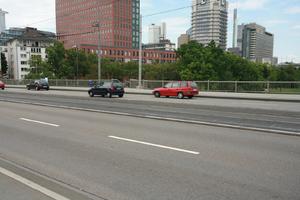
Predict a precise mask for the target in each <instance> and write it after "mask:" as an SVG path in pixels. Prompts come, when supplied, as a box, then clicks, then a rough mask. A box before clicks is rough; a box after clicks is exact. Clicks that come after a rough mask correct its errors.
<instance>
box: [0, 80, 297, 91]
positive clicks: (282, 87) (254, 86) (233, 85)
mask: <svg viewBox="0 0 300 200" xmlns="http://www.w3.org/2000/svg"><path fill="white" fill-rule="evenodd" d="M31 81H32V80H5V83H6V84H7V85H26V84H28V83H30V82H31ZM169 82H171V81H165V80H143V81H142V87H143V88H144V89H154V88H157V87H163V86H164V85H165V84H167V83H169ZM195 82H196V83H197V85H198V87H199V89H200V91H207V92H253V93H285V94H300V81H289V82H286V81H282V82H278V81H195ZM96 83H97V80H53V79H50V80H49V85H50V86H61V87H89V86H90V85H91V84H92V85H94V84H96ZM124 85H125V87H128V88H137V86H138V80H136V79H131V80H129V81H125V82H124Z"/></svg>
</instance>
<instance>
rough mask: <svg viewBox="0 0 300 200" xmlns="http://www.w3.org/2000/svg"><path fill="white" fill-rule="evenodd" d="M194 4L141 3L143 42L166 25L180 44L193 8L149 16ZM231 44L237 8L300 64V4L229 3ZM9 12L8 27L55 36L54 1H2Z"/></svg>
mask: <svg viewBox="0 0 300 200" xmlns="http://www.w3.org/2000/svg"><path fill="white" fill-rule="evenodd" d="M191 4H192V0H141V14H142V15H143V16H145V17H143V42H147V41H148V26H149V25H150V24H152V23H155V24H160V23H161V22H166V23H167V37H168V38H169V39H171V41H172V42H174V43H177V38H178V37H179V36H180V34H182V33H185V32H186V30H187V29H189V28H190V27H191V8H186V9H182V10H177V11H174V12H167V13H164V12H162V13H163V14H159V15H154V16H147V15H151V14H153V13H158V12H161V11H166V10H171V9H176V8H180V7H185V6H191ZM229 5H230V6H229V17H228V22H229V24H228V42H227V46H228V47H231V45H232V29H233V28H232V21H233V20H232V18H233V9H234V8H235V7H237V8H238V23H239V24H241V23H250V22H256V23H257V24H260V25H262V26H264V27H266V29H267V31H268V32H271V33H273V34H274V36H275V41H274V56H277V57H278V58H279V61H280V62H284V61H289V62H290V61H294V62H299V63H300V0H229ZM0 8H2V10H5V11H7V12H9V14H8V15H7V16H6V26H7V28H9V27H26V26H30V27H36V28H38V29H40V30H45V31H52V32H55V31H56V28H55V0H26V1H24V0H9V1H8V0H0Z"/></svg>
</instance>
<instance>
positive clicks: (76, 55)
mask: <svg viewBox="0 0 300 200" xmlns="http://www.w3.org/2000/svg"><path fill="white" fill-rule="evenodd" d="M76 54H77V55H76V85H77V86H78V46H77V45H76Z"/></svg>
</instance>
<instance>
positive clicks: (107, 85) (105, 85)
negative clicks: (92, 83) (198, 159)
mask: <svg viewBox="0 0 300 200" xmlns="http://www.w3.org/2000/svg"><path fill="white" fill-rule="evenodd" d="M100 86H104V87H110V86H111V82H103V83H102V84H100Z"/></svg>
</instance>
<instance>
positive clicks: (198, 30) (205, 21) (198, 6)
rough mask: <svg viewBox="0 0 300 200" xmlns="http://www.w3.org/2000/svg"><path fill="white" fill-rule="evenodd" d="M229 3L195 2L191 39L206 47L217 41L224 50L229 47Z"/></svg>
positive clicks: (198, 0) (197, 0) (217, 1)
mask: <svg viewBox="0 0 300 200" xmlns="http://www.w3.org/2000/svg"><path fill="white" fill-rule="evenodd" d="M227 23H228V2H227V1H226V0H193V7H192V33H191V39H192V40H196V41H198V42H199V43H202V44H204V45H207V44H209V43H210V42H211V41H212V40H214V41H215V43H216V44H217V45H219V46H220V47H221V48H222V49H224V50H225V49H226V45H227Z"/></svg>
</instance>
